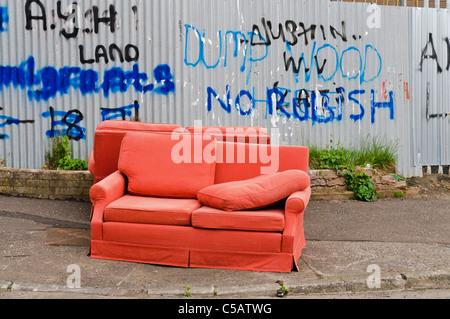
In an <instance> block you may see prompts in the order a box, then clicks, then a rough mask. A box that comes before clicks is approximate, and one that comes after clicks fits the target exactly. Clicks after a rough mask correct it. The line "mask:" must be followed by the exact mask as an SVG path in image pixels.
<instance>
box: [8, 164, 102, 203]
mask: <svg viewBox="0 0 450 319" xmlns="http://www.w3.org/2000/svg"><path fill="white" fill-rule="evenodd" d="M93 183H94V179H93V176H92V175H91V173H90V172H88V171H51V170H38V169H37V170H30V169H13V168H0V194H6V195H14V196H25V197H35V198H48V199H70V200H79V201H89V189H90V187H91V186H92V185H93Z"/></svg>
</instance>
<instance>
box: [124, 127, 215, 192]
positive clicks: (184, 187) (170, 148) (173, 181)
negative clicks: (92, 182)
mask: <svg viewBox="0 0 450 319" xmlns="http://www.w3.org/2000/svg"><path fill="white" fill-rule="evenodd" d="M119 170H120V171H121V172H122V173H123V174H125V175H126V176H127V178H128V192H129V193H130V194H133V195H143V196H155V197H172V198H196V195H197V192H198V191H199V190H201V189H202V188H204V187H206V186H209V185H212V184H213V183H214V170H215V140H214V138H213V137H210V136H206V135H203V136H200V135H199V136H196V135H194V134H188V133H186V134H181V133H172V134H168V133H142V132H133V133H127V134H126V135H125V137H124V138H123V141H122V146H121V150H120V157H119Z"/></svg>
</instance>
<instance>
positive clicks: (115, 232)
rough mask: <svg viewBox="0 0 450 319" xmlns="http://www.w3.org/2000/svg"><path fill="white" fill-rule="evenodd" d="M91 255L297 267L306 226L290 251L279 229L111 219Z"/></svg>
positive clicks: (215, 265) (180, 262)
mask: <svg viewBox="0 0 450 319" xmlns="http://www.w3.org/2000/svg"><path fill="white" fill-rule="evenodd" d="M102 229H103V231H102V233H103V234H102V237H103V238H102V239H95V238H94V239H92V240H91V251H90V256H91V257H92V258H99V259H111V260H120V261H130V262H138V263H149V264H156V265H167V266H176V267H195V268H221V269H239V270H254V271H270V272H290V271H292V270H293V269H296V270H297V271H298V266H297V260H298V259H299V258H300V255H301V251H302V249H303V247H304V246H305V238H304V235H303V231H301V232H300V233H299V234H298V236H296V239H295V240H294V242H293V243H292V244H293V247H291V249H290V250H289V251H284V250H282V246H283V245H282V241H283V234H282V233H279V232H252V231H225V230H208V229H198V228H194V227H183V226H173V225H150V224H146V225H145V224H131V223H115V222H114V223H113V222H106V223H103V225H102Z"/></svg>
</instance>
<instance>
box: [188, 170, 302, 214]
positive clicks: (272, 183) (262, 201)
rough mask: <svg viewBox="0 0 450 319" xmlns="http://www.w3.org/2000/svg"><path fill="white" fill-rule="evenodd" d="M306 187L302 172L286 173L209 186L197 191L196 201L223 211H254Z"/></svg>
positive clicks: (291, 171)
mask: <svg viewBox="0 0 450 319" xmlns="http://www.w3.org/2000/svg"><path fill="white" fill-rule="evenodd" d="M308 186H309V177H308V174H307V173H306V172H304V171H301V170H287V171H283V172H278V173H275V174H271V175H260V176H257V177H254V178H250V179H246V180H242V181H233V182H227V183H221V184H215V185H211V186H208V187H205V188H204V189H202V190H201V191H199V192H198V194H197V198H198V200H199V201H200V202H201V203H202V204H204V205H206V206H210V207H213V208H218V209H222V210H227V211H236V210H247V209H257V208H263V207H266V206H269V205H271V204H274V203H276V202H278V201H280V200H282V199H284V198H286V197H288V196H289V195H291V194H293V193H295V192H296V191H300V190H303V189H305V188H307V187H308Z"/></svg>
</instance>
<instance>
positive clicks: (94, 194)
mask: <svg viewBox="0 0 450 319" xmlns="http://www.w3.org/2000/svg"><path fill="white" fill-rule="evenodd" d="M126 188H127V183H126V178H125V176H124V175H123V174H122V173H121V172H119V171H116V172H114V173H112V174H111V175H109V176H108V177H106V178H105V179H103V180H101V181H100V182H98V183H96V184H94V186H92V187H91V189H90V191H89V196H90V197H91V202H92V211H91V239H101V238H102V224H103V212H104V210H105V207H106V206H107V205H108V204H110V203H112V202H113V201H115V200H116V199H119V198H120V197H122V196H124V195H125V193H126Z"/></svg>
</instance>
